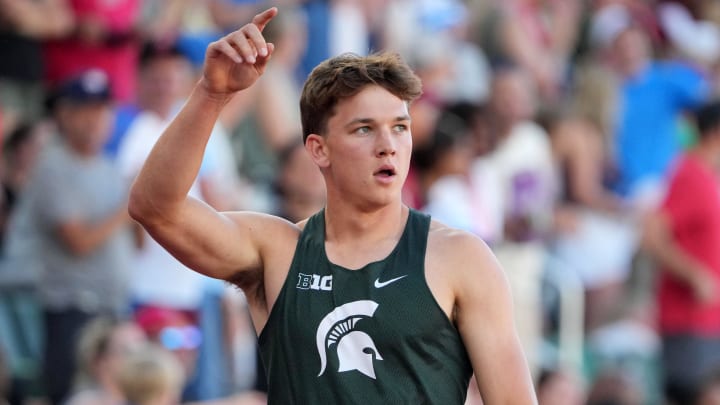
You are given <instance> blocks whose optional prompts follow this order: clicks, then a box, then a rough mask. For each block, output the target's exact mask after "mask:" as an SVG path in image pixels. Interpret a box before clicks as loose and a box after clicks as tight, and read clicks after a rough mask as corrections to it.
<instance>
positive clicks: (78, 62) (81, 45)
mask: <svg viewBox="0 0 720 405" xmlns="http://www.w3.org/2000/svg"><path fill="white" fill-rule="evenodd" d="M65 3H66V7H68V8H69V9H70V10H71V11H72V14H73V15H74V20H75V29H74V30H73V31H72V34H70V35H69V36H66V37H63V38H61V39H57V40H51V41H48V42H46V43H45V46H44V57H45V66H46V72H45V79H46V81H47V83H48V85H50V86H51V87H53V86H54V85H56V84H57V83H59V82H62V81H63V80H65V79H67V78H69V77H72V76H73V75H75V74H77V73H78V72H81V71H84V70H87V69H89V68H99V69H102V70H104V71H105V72H106V73H107V74H108V76H110V81H111V84H112V96H113V99H114V100H115V101H118V102H130V101H133V100H134V98H135V88H136V80H137V65H138V53H139V47H140V40H139V35H138V34H137V33H138V29H137V28H138V24H139V17H140V1H139V0H114V1H106V0H65Z"/></svg>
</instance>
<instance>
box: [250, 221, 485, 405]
mask: <svg viewBox="0 0 720 405" xmlns="http://www.w3.org/2000/svg"><path fill="white" fill-rule="evenodd" d="M429 228H430V217H429V216H427V215H425V214H421V213H419V212H417V211H414V210H410V215H409V218H408V221H407V224H406V226H405V230H404V231H403V234H402V237H401V238H400V241H399V242H398V244H397V245H396V247H395V249H394V250H393V251H392V253H390V255H388V256H387V257H386V258H385V259H384V260H381V261H377V262H373V263H370V264H368V265H366V266H365V267H363V268H361V269H358V270H349V269H346V268H343V267H341V266H338V265H335V264H333V263H331V262H330V261H329V260H328V258H327V255H326V253H325V220H324V211H320V212H319V213H317V214H315V215H314V216H313V217H311V218H310V219H309V220H308V222H307V224H306V226H305V229H304V230H303V232H302V234H301V236H300V240H299V241H298V244H297V248H296V251H295V256H294V258H293V261H292V265H291V266H290V270H289V273H288V276H287V279H286V280H285V284H284V286H283V288H282V290H281V291H280V294H279V296H278V298H277V301H276V302H275V305H274V306H273V308H272V310H271V313H270V316H269V318H268V321H267V324H266V325H265V328H264V329H263V331H262V333H261V334H260V337H259V344H260V351H261V355H262V360H263V363H264V364H265V367H266V370H267V375H268V403H269V404H323V403H324V404H362V405H369V404H438V405H452V404H458V405H460V404H463V403H464V402H465V396H466V393H467V388H468V382H469V379H470V376H471V374H472V367H471V364H470V361H469V359H468V355H467V352H466V351H465V347H464V345H463V343H462V340H461V338H460V335H459V334H458V332H457V329H456V328H455V327H454V326H453V324H452V323H451V322H450V320H449V319H448V318H447V316H446V315H445V313H444V312H443V311H442V309H441V308H440V306H439V305H438V304H437V301H436V300H435V297H433V295H432V293H431V291H430V288H429V287H428V285H427V282H426V280H425V251H426V247H427V239H428V231H429Z"/></svg>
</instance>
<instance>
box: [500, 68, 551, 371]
mask: <svg viewBox="0 0 720 405" xmlns="http://www.w3.org/2000/svg"><path fill="white" fill-rule="evenodd" d="M489 108H490V117H492V120H493V122H492V123H491V125H493V128H494V129H495V130H496V131H497V136H498V138H497V146H496V147H495V149H494V150H493V152H492V153H490V154H489V156H488V158H487V159H488V164H490V165H491V166H492V168H493V170H495V171H496V172H497V175H498V178H499V183H500V186H499V187H500V189H501V190H502V191H501V197H500V198H501V199H502V201H503V202H504V204H505V205H504V207H503V213H504V216H503V221H504V227H503V235H502V236H503V237H502V239H501V240H500V241H499V243H497V244H496V245H495V246H494V251H495V253H496V255H497V257H498V260H499V261H500V263H501V264H502V265H503V267H504V268H505V270H506V272H507V274H508V279H509V281H510V285H511V288H512V289H513V299H514V302H515V311H516V312H515V314H516V315H515V316H516V319H517V325H518V331H519V334H520V339H521V342H522V343H523V349H524V350H525V353H526V355H527V356H528V361H529V363H530V365H531V370H533V371H537V366H538V364H539V363H538V361H539V358H538V350H539V345H540V330H541V325H540V319H541V311H540V309H541V307H540V277H541V275H542V271H543V269H544V266H545V261H546V259H547V250H546V246H545V244H544V242H545V237H546V236H547V235H548V234H549V231H550V230H551V225H552V216H553V207H554V203H555V200H554V199H555V187H556V185H557V180H556V178H555V171H554V166H553V160H552V152H551V148H550V142H549V139H548V136H547V134H546V133H545V131H544V130H543V129H542V128H541V127H540V126H539V125H537V124H536V123H535V122H534V121H533V119H534V117H535V114H536V109H537V93H536V92H535V89H534V86H533V82H532V81H531V80H530V77H529V76H528V75H527V73H526V72H525V71H524V70H522V69H521V68H518V67H513V66H510V67H505V68H503V69H501V70H498V71H497V72H496V73H495V76H494V77H493V84H492V91H491V99H490V105H489Z"/></svg>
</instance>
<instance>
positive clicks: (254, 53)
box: [201, 7, 278, 97]
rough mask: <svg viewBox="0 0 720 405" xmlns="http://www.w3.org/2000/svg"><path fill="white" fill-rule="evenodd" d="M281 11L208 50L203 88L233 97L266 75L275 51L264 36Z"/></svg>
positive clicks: (267, 12) (270, 12)
mask: <svg viewBox="0 0 720 405" xmlns="http://www.w3.org/2000/svg"><path fill="white" fill-rule="evenodd" d="M277 12H278V11H277V8H275V7H272V8H269V9H267V10H265V11H263V12H262V13H260V14H258V15H256V16H255V17H254V18H253V19H252V22H251V23H249V24H246V25H244V26H243V27H242V28H240V29H239V30H237V31H234V32H232V33H230V34H228V35H226V36H224V37H223V38H221V39H220V40H218V41H215V42H213V43H212V44H210V46H208V49H207V52H206V53H205V66H204V67H203V77H202V80H201V84H202V85H203V86H204V87H205V89H206V90H207V91H208V93H209V94H211V95H213V96H218V97H229V96H231V95H232V94H233V93H235V92H237V91H240V90H243V89H246V88H248V87H250V86H251V85H252V84H253V83H255V81H256V80H257V79H258V78H259V77H260V75H262V73H263V71H264V70H265V66H266V65H267V62H268V60H270V57H271V55H272V53H273V50H274V49H275V46H274V45H273V44H272V43H266V42H265V38H264V37H263V36H262V31H263V29H265V26H266V25H267V23H268V22H270V20H272V19H273V17H275V15H277Z"/></svg>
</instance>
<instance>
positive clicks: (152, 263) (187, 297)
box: [117, 111, 206, 309]
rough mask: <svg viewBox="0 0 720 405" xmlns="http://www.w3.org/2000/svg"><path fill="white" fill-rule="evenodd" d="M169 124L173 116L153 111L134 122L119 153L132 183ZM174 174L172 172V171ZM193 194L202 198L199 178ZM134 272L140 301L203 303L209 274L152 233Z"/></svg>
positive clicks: (132, 291) (139, 253)
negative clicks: (185, 261) (186, 262)
mask: <svg viewBox="0 0 720 405" xmlns="http://www.w3.org/2000/svg"><path fill="white" fill-rule="evenodd" d="M169 123H170V119H167V120H163V119H162V118H161V117H159V116H158V115H156V114H154V113H152V112H148V111H143V112H141V113H139V114H138V116H137V117H136V118H135V120H133V122H132V124H130V127H129V128H128V130H127V133H126V134H125V137H124V138H123V140H122V142H121V143H120V147H119V150H118V156H117V162H118V166H119V167H120V171H121V173H122V175H123V176H124V178H125V179H126V181H127V183H128V185H130V184H131V182H132V181H133V179H134V178H135V176H137V174H138V173H139V172H140V169H141V168H142V165H143V164H144V163H145V159H147V157H148V155H149V154H150V151H151V150H152V148H153V146H154V145H155V143H156V142H157V140H158V139H159V138H160V135H162V132H163V131H164V130H165V128H166V127H167V126H168V124H169ZM202 171H203V170H201V173H202ZM170 175H172V173H168V176H170ZM201 175H202V174H201ZM189 195H190V196H192V197H195V198H198V199H202V195H201V193H200V187H199V185H198V181H197V180H196V181H195V183H193V185H192V187H191V189H190V193H189ZM130 274H131V277H130V294H131V297H132V299H133V300H134V301H136V302H139V303H143V304H155V305H162V306H167V307H171V308H178V309H195V308H197V307H198V306H199V305H200V302H201V300H202V295H203V288H204V284H203V282H204V279H205V278H206V277H205V276H203V275H201V274H199V273H196V272H194V271H192V270H190V269H189V268H187V267H186V266H184V265H183V264H182V263H180V262H179V261H178V260H177V259H175V258H174V257H173V256H172V255H171V254H170V253H168V252H167V251H166V250H165V249H164V248H163V247H162V246H160V244H158V243H157V242H155V240H154V239H153V238H152V237H151V236H150V235H149V234H146V235H145V240H144V245H143V248H142V249H141V250H139V251H137V254H136V255H135V257H134V260H133V265H132V269H131V273H130Z"/></svg>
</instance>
